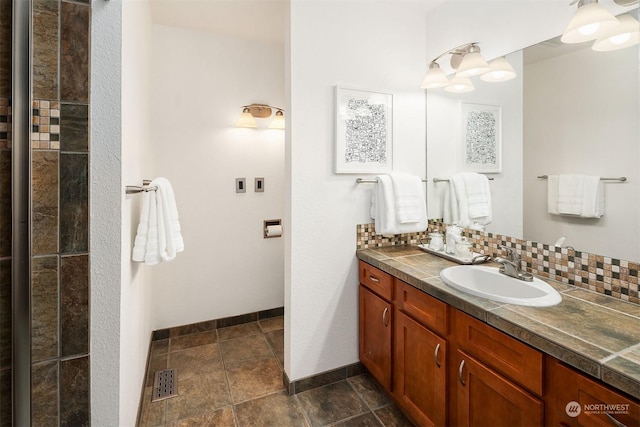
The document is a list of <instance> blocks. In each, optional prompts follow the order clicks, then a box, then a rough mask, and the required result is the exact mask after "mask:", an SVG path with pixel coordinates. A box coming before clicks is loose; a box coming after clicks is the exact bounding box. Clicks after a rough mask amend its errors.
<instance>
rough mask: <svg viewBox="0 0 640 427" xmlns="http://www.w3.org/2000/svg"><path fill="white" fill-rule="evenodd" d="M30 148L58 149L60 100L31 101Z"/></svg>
mask: <svg viewBox="0 0 640 427" xmlns="http://www.w3.org/2000/svg"><path fill="white" fill-rule="evenodd" d="M32 107H33V118H32V122H31V125H32V129H31V148H49V149H52V150H59V149H60V102H58V101H45V100H37V99H36V100H34V101H33V105H32Z"/></svg>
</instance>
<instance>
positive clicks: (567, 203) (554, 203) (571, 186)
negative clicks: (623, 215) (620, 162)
mask: <svg viewBox="0 0 640 427" xmlns="http://www.w3.org/2000/svg"><path fill="white" fill-rule="evenodd" d="M547 212H549V213H550V214H553V215H567V216H577V217H581V218H601V217H602V216H603V215H604V189H603V185H602V180H601V179H600V177H599V176H590V175H549V177H548V183H547Z"/></svg>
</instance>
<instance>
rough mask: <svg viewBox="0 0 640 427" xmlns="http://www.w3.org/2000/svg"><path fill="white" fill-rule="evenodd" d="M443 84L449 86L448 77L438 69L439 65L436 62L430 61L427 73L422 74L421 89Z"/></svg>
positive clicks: (442, 85)
mask: <svg viewBox="0 0 640 427" xmlns="http://www.w3.org/2000/svg"><path fill="white" fill-rule="evenodd" d="M445 86H449V79H448V78H447V75H446V74H445V73H444V71H442V70H441V69H440V65H438V63H437V62H435V61H433V62H431V64H429V70H427V74H426V75H425V76H424V80H423V81H422V85H420V87H421V88H422V89H434V88H437V87H445Z"/></svg>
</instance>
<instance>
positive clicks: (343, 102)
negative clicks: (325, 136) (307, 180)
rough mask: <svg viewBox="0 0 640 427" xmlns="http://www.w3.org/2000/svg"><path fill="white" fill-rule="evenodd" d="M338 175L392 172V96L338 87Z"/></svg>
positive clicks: (336, 168)
mask: <svg viewBox="0 0 640 427" xmlns="http://www.w3.org/2000/svg"><path fill="white" fill-rule="evenodd" d="M335 138H336V139H335V173H336V174H342V173H344V174H346V173H385V172H390V171H392V170H393V95H392V94H388V93H380V92H372V91H366V90H357V89H348V88H344V87H340V86H336V136H335Z"/></svg>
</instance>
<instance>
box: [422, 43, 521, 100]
mask: <svg viewBox="0 0 640 427" xmlns="http://www.w3.org/2000/svg"><path fill="white" fill-rule="evenodd" d="M445 55H451V59H450V65H451V67H452V68H453V69H454V70H456V74H455V75H454V76H453V77H452V78H451V80H449V79H448V78H447V76H446V75H445V74H444V72H443V71H442V70H441V69H440V65H438V63H437V62H436V61H438V60H439V59H440V58H442V57H443V56H445ZM475 76H480V79H482V80H484V81H486V82H504V81H507V80H511V79H513V78H514V77H516V72H515V71H514V69H513V67H512V66H511V64H509V62H508V61H507V60H506V58H504V57H502V58H497V59H495V60H493V61H491V63H487V61H486V60H485V59H484V58H483V57H482V55H481V54H480V47H478V43H467V44H464V45H461V46H458V47H456V48H454V49H451V50H450V51H448V52H445V53H443V54H442V55H440V56H438V57H437V58H436V59H434V60H433V61H431V63H430V64H429V69H428V70H427V74H426V75H425V77H424V80H423V81H422V85H421V86H420V87H421V88H422V89H433V88H439V87H444V90H445V91H447V92H453V93H464V92H471V91H472V90H474V87H473V83H472V82H471V80H470V79H469V77H475Z"/></svg>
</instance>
